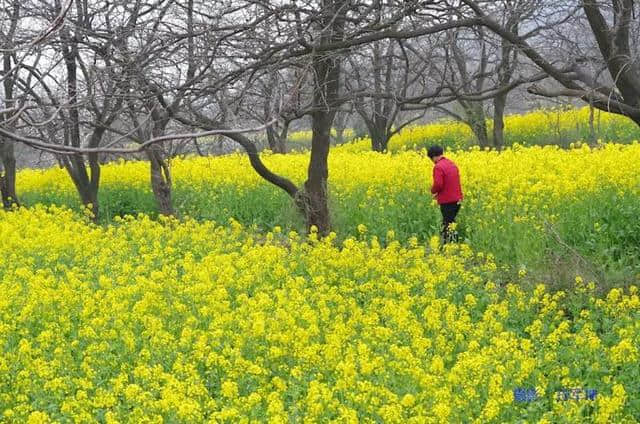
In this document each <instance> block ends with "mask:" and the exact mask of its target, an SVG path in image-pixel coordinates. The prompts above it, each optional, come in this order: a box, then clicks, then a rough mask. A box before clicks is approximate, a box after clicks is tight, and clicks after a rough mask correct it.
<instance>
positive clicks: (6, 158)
mask: <svg viewBox="0 0 640 424" xmlns="http://www.w3.org/2000/svg"><path fill="white" fill-rule="evenodd" d="M13 147H14V146H13V143H12V142H6V141H5V142H0V156H1V159H2V166H1V167H0V194H1V197H2V205H3V206H4V208H5V209H10V208H11V207H12V206H13V205H17V206H19V205H20V202H19V201H18V195H17V194H16V158H15V155H14V151H13Z"/></svg>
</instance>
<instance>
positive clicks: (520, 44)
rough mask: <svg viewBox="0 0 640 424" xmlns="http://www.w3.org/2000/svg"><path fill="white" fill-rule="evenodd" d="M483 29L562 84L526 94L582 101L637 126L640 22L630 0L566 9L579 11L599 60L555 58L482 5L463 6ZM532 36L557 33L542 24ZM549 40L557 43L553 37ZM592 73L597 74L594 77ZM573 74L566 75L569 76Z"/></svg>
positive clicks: (591, 1)
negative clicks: (503, 40)
mask: <svg viewBox="0 0 640 424" xmlns="http://www.w3.org/2000/svg"><path fill="white" fill-rule="evenodd" d="M463 3H464V4H465V5H467V6H468V7H469V9H470V10H471V12H472V13H473V14H474V15H475V16H476V17H478V18H480V20H481V25H483V26H484V27H486V28H488V29H489V30H491V31H493V32H494V33H495V34H497V35H499V36H500V37H502V38H503V39H505V40H507V41H508V42H509V43H511V44H512V45H513V46H514V47H516V48H517V49H518V50H519V51H520V52H521V53H522V54H524V55H525V56H526V57H527V58H529V60H531V61H532V62H533V63H534V64H535V65H536V66H538V67H539V68H540V69H541V70H543V71H544V72H545V73H546V74H547V75H549V76H550V77H551V78H553V79H554V80H555V81H556V82H558V83H559V84H560V87H559V88H546V87H543V86H541V85H537V84H534V85H531V86H530V87H529V88H528V91H529V92H530V93H533V94H537V95H541V96H546V97H559V96H567V97H574V98H579V99H582V100H584V101H585V102H587V103H589V104H592V105H593V106H595V107H596V108H598V109H601V110H605V111H609V112H612V113H616V114H620V115H625V116H628V117H629V118H631V119H632V120H633V121H634V122H636V123H637V124H638V125H640V67H639V64H638V54H637V52H638V38H637V37H633V36H632V35H633V34H637V32H638V21H637V20H636V19H633V16H634V2H633V0H606V1H605V0H580V1H573V2H570V3H568V4H566V5H565V10H564V12H563V11H562V10H560V11H558V10H556V13H565V14H566V15H569V14H571V13H573V11H574V10H575V9H576V8H579V9H580V10H581V11H582V15H580V16H578V18H581V19H584V20H586V22H587V23H588V28H589V32H585V33H583V38H589V37H592V38H593V39H594V40H595V41H596V44H597V47H598V52H597V53H598V54H597V55H595V56H591V57H584V56H578V57H576V55H575V54H565V55H564V56H565V57H553V56H550V55H549V54H547V53H546V49H545V45H540V46H537V45H535V44H532V43H530V42H528V41H527V39H526V37H525V36H524V35H519V34H517V33H514V31H513V29H512V28H508V27H507V26H505V25H503V24H501V23H500V22H498V21H496V20H495V19H494V18H493V17H492V16H491V15H489V14H488V13H487V12H486V9H485V8H484V7H483V6H484V5H483V2H480V1H473V0H463ZM531 31H535V32H537V33H540V32H543V31H555V34H557V31H556V30H555V28H549V26H548V25H546V24H542V25H540V27H539V28H534V29H532V30H531ZM549 39H555V40H557V36H554V35H551V36H549ZM591 69H596V70H599V71H598V72H596V73H593V72H591ZM568 70H569V71H571V72H567V71H568Z"/></svg>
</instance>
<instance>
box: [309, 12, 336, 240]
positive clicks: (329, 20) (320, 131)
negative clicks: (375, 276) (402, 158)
mask: <svg viewBox="0 0 640 424" xmlns="http://www.w3.org/2000/svg"><path fill="white" fill-rule="evenodd" d="M322 4H323V7H324V10H323V16H322V28H323V30H322V31H323V34H322V36H321V39H322V41H323V42H324V43H330V42H332V41H338V40H340V39H341V38H342V36H343V30H344V18H345V16H344V7H343V6H344V1H330V0H325V1H323V2H322ZM341 60H342V59H341V58H340V55H337V54H335V52H331V53H319V54H318V53H316V54H314V56H313V71H314V72H313V74H314V90H313V105H314V109H315V111H314V112H312V114H311V121H312V124H311V128H312V132H313V135H312V137H311V160H310V162H309V169H308V172H307V181H306V182H305V183H304V189H303V190H300V192H299V193H298V194H297V199H298V206H299V207H301V209H302V212H303V213H304V214H305V217H306V220H307V227H308V228H309V229H310V228H311V227H312V226H315V227H316V228H317V229H318V234H319V235H321V236H325V235H327V234H329V232H330V231H331V219H330V217H329V204H328V197H329V196H328V187H327V181H328V178H329V166H328V157H329V147H330V145H331V126H332V125H333V120H334V118H335V115H336V112H337V109H338V94H339V89H340V61H341Z"/></svg>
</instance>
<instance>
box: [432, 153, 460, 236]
mask: <svg viewBox="0 0 640 424" xmlns="http://www.w3.org/2000/svg"><path fill="white" fill-rule="evenodd" d="M427 155H428V156H429V158H430V159H431V160H432V161H433V163H434V164H435V165H434V167H433V185H432V186H431V193H432V194H433V195H434V197H435V198H436V200H437V201H438V204H439V205H440V212H442V232H441V235H442V242H443V243H447V242H450V241H458V233H457V232H456V231H455V230H453V231H450V229H449V225H451V224H452V223H454V222H456V215H458V212H459V211H460V205H461V204H462V187H461V186H460V172H459V171H458V167H457V166H456V164H455V163H453V162H452V161H451V160H449V159H447V158H446V157H444V151H443V149H442V147H441V146H437V145H436V146H431V147H429V150H428V151H427Z"/></svg>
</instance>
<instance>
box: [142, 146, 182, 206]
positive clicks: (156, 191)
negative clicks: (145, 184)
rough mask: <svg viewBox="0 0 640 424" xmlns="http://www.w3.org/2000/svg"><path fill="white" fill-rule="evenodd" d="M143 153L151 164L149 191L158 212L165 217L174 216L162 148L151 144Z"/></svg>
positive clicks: (167, 168) (167, 167)
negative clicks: (150, 190)
mask: <svg viewBox="0 0 640 424" xmlns="http://www.w3.org/2000/svg"><path fill="white" fill-rule="evenodd" d="M145 153H146V154H147V157H148V158H149V163H150V164H151V167H150V168H151V189H152V190H153V196H154V197H155V200H156V205H157V207H158V212H159V213H160V214H161V215H166V216H171V215H174V214H175V212H174V210H173V202H172V200H171V170H170V169H169V164H168V163H167V161H166V160H165V158H164V155H163V153H162V148H161V147H160V146H159V145H157V144H153V145H151V146H150V147H149V148H148V149H147V150H145Z"/></svg>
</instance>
